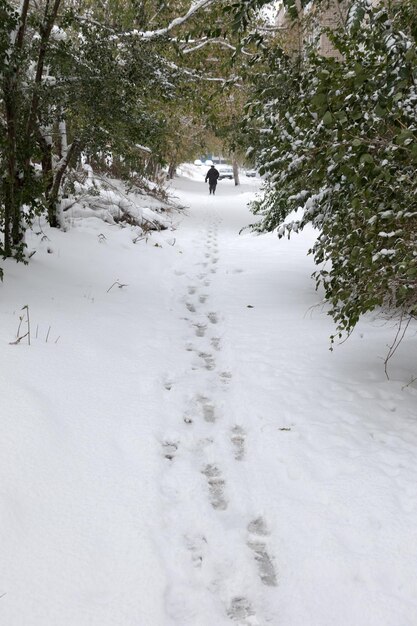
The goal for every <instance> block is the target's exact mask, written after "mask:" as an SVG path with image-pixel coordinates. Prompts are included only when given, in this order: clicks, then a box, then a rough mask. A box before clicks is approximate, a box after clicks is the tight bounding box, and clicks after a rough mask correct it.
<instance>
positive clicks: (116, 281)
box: [107, 280, 128, 293]
mask: <svg viewBox="0 0 417 626" xmlns="http://www.w3.org/2000/svg"><path fill="white" fill-rule="evenodd" d="M115 285H117V286H118V287H119V289H121V288H122V287H128V285H127V284H126V283H120V282H119V281H118V280H115V281H114V283H113V284H112V285H110V287H109V288H108V289H107V293H109V291H110V289H112V288H113V287H114V286H115Z"/></svg>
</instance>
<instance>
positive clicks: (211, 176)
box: [206, 165, 219, 196]
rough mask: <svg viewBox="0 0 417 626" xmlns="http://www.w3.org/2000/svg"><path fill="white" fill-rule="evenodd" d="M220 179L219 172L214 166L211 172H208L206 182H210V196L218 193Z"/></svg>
mask: <svg viewBox="0 0 417 626" xmlns="http://www.w3.org/2000/svg"><path fill="white" fill-rule="evenodd" d="M218 178H219V172H218V170H216V168H215V167H214V165H212V166H211V167H210V169H209V171H208V172H207V175H206V182H207V181H209V191H210V195H211V194H213V196H214V194H215V193H216V187H217V179H218Z"/></svg>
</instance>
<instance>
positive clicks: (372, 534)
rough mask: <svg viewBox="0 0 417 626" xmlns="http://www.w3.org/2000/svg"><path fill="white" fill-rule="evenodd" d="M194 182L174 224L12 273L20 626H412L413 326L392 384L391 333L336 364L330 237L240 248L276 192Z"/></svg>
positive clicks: (81, 244) (8, 619)
mask: <svg viewBox="0 0 417 626" xmlns="http://www.w3.org/2000/svg"><path fill="white" fill-rule="evenodd" d="M183 174H184V175H183V176H180V177H179V178H178V179H176V180H175V181H174V183H173V192H174V193H175V194H176V196H177V197H178V199H179V201H180V203H181V204H183V205H187V206H188V207H189V209H187V210H186V211H185V212H183V213H182V214H180V215H176V214H174V215H173V216H172V219H173V224H174V227H175V229H174V230H171V229H170V230H168V231H164V232H161V233H154V234H153V235H152V236H151V237H149V238H148V239H147V240H141V241H137V242H136V243H133V241H132V240H133V239H134V237H133V233H132V230H131V229H130V228H125V229H120V228H119V227H117V226H114V225H110V224H106V223H104V222H102V221H99V220H97V219H96V218H90V219H86V220H83V221H82V222H76V223H74V224H72V228H71V229H70V231H69V232H67V233H62V232H58V231H57V232H55V231H53V232H52V231H50V230H46V231H45V232H46V234H47V236H48V238H49V241H47V240H45V239H43V240H42V238H41V236H39V235H35V234H34V235H32V236H31V237H30V240H29V245H30V247H32V248H36V249H37V253H36V254H35V256H34V257H33V258H32V260H31V262H30V264H29V266H22V265H16V264H14V263H11V262H7V264H6V266H5V282H4V283H3V284H2V285H1V286H0V291H1V300H0V315H1V320H2V323H1V325H0V346H1V349H0V364H1V377H0V394H1V396H0V397H1V398H2V407H3V409H2V441H1V452H2V453H1V456H0V471H1V477H2V480H1V512H2V514H1V519H0V532H1V545H2V559H1V566H0V596H2V597H1V598H0V622H1V624H4V625H5V626H87V625H88V626H110V625H116V626H223V625H224V626H226V625H227V624H230V625H233V624H239V625H241V626H243V625H247V626H249V625H250V626H253V625H259V626H260V625H262V626H263V625H268V624H269V625H273V626H353V625H354V626H415V624H417V583H416V576H415V571H416V562H417V559H416V557H417V531H416V514H417V497H416V496H417V455H416V446H417V423H416V422H417V418H416V410H415V406H416V396H417V393H416V389H415V388H414V387H413V386H412V385H410V386H408V387H405V388H404V385H405V384H406V383H407V382H408V381H409V379H410V377H412V376H413V375H415V374H416V373H417V363H416V360H415V354H416V351H415V347H416V339H415V336H414V334H413V332H412V331H411V332H410V333H409V335H408V337H407V339H406V340H405V341H404V343H403V345H402V346H401V347H400V349H399V350H398V351H397V353H396V355H395V357H394V358H393V359H392V361H391V364H390V380H387V379H386V378H385V374H384V368H383V359H384V357H385V354H386V351H387V344H389V343H390V342H391V341H392V339H393V334H394V328H393V326H392V324H389V323H387V322H384V321H383V320H378V319H377V318H374V317H368V318H367V319H366V320H364V321H362V322H361V323H360V324H359V327H358V329H357V330H356V331H355V333H354V334H353V336H352V337H351V338H350V339H349V341H347V342H346V343H345V344H344V345H343V346H340V347H337V348H336V349H335V351H334V352H333V353H331V352H329V350H328V348H329V339H328V338H329V335H330V334H331V333H332V332H333V326H332V322H331V319H330V318H329V317H328V316H327V315H326V313H325V310H324V309H323V307H322V306H320V296H319V294H317V293H316V292H315V291H314V284H313V282H312V280H311V278H310V274H311V272H312V271H313V266H312V260H311V258H310V257H307V256H306V251H307V249H308V247H309V246H310V245H311V242H312V241H313V238H314V233H313V232H312V231H305V232H304V233H302V234H301V235H298V236H295V237H294V238H293V239H292V240H291V241H290V242H289V241H287V240H281V241H278V240H277V238H276V236H274V235H267V236H261V237H259V236H255V235H253V234H250V233H249V232H248V231H245V232H244V233H243V234H241V235H239V234H238V233H239V230H240V229H241V228H242V227H243V226H245V225H247V224H248V223H249V222H251V221H253V216H251V215H250V213H249V211H248V209H247V207H246V203H247V202H248V201H249V200H250V199H251V198H252V197H253V193H254V192H255V191H256V190H257V189H258V187H259V185H258V183H257V181H252V180H251V181H244V184H243V185H242V186H241V187H239V188H235V187H234V186H233V184H232V183H231V182H230V181H222V182H221V183H219V186H218V192H217V195H216V196H215V197H212V196H209V195H208V190H207V187H206V186H205V185H204V183H203V182H202V180H203V173H201V176H200V171H199V170H198V168H195V167H190V166H188V167H184V168H183ZM48 250H49V252H48ZM116 281H118V282H119V283H121V284H124V285H126V286H124V287H118V285H117V284H114V283H115V282H116ZM112 285H113V287H112ZM110 287H111V289H110V291H109V288H110ZM24 305H28V306H29V311H30V318H31V330H32V333H31V334H32V345H31V346H28V345H26V343H25V342H24V341H22V342H21V343H20V344H19V345H11V344H10V342H12V341H13V340H14V338H15V333H16V330H17V327H18V324H19V316H20V315H22V314H23V313H24V312H22V311H21V308H22V307H23V306H24ZM21 328H23V329H24V328H25V321H24V320H23V321H22V324H21ZM48 332H49V335H48ZM46 338H48V341H46Z"/></svg>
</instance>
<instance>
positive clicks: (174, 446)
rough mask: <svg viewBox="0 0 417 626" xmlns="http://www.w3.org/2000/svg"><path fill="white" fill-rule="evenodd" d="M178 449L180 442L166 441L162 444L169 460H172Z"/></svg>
mask: <svg viewBox="0 0 417 626" xmlns="http://www.w3.org/2000/svg"><path fill="white" fill-rule="evenodd" d="M177 450H178V443H176V442H175V441H164V442H163V444H162V453H163V455H164V457H165V458H166V459H168V461H172V460H173V458H174V457H175V454H176V452H177Z"/></svg>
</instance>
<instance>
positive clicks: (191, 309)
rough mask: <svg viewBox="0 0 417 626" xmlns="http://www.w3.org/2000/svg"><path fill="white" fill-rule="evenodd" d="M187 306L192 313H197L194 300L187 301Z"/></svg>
mask: <svg viewBox="0 0 417 626" xmlns="http://www.w3.org/2000/svg"><path fill="white" fill-rule="evenodd" d="M185 306H186V307H187V309H188V310H189V311H190V313H195V306H194V304H193V303H192V302H186V303H185Z"/></svg>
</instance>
